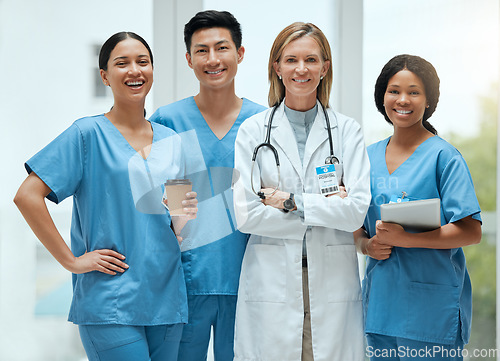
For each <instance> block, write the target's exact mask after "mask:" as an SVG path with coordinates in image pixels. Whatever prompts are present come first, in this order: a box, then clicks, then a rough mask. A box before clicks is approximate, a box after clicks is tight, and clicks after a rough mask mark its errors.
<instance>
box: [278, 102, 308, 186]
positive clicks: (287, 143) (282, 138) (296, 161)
mask: <svg viewBox="0 0 500 361" xmlns="http://www.w3.org/2000/svg"><path fill="white" fill-rule="evenodd" d="M283 103H284V101H283V102H281V104H280V106H279V108H278V109H277V110H276V113H275V114H274V119H273V125H272V127H273V129H272V130H271V138H272V140H274V142H276V145H277V146H278V147H279V148H281V149H282V150H283V153H285V155H286V156H287V157H288V159H289V161H290V163H291V164H292V166H293V168H294V169H295V171H296V172H297V175H298V176H299V178H300V180H301V181H302V182H303V176H302V173H303V172H302V162H301V160H300V156H299V149H298V147H297V140H296V137H295V134H294V133H293V129H292V126H291V125H290V122H289V121H288V118H287V117H286V115H285V108H284V105H283ZM271 143H272V141H271Z"/></svg>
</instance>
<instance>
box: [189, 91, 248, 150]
mask: <svg viewBox="0 0 500 361" xmlns="http://www.w3.org/2000/svg"><path fill="white" fill-rule="evenodd" d="M241 99H242V100H243V102H242V103H241V108H240V111H239V113H238V116H237V117H236V119H235V120H234V122H233V124H232V125H231V128H229V130H228V131H227V132H226V134H224V136H223V137H222V138H219V137H218V136H217V135H215V133H214V131H213V130H212V128H210V126H209V125H208V123H207V121H206V119H205V117H204V116H203V114H202V113H201V111H200V108H198V104H196V100H194V96H192V97H191V101H192V102H193V103H194V106H195V108H196V111H197V112H198V114H199V115H200V118H201V119H203V122H201V123H202V125H201V126H202V127H203V128H205V129H206V130H208V131H209V133H210V134H211V135H212V136H213V137H214V138H215V140H216V141H217V142H223V141H224V140H225V139H226V138H227V137H228V134H229V133H231V131H232V130H233V128H234V127H235V126H237V125H236V124H237V123H238V120H239V119H240V116H241V113H242V111H243V108H244V106H245V98H241Z"/></svg>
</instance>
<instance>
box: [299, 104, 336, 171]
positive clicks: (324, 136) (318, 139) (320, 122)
mask: <svg viewBox="0 0 500 361" xmlns="http://www.w3.org/2000/svg"><path fill="white" fill-rule="evenodd" d="M317 104H318V112H317V114H316V118H315V119H314V123H313V125H312V127H311V130H310V132H309V136H308V137H307V141H306V148H305V150H304V165H303V167H304V170H305V171H307V167H308V166H309V163H310V162H311V161H312V159H313V156H314V153H315V152H316V151H318V149H319V148H320V147H321V146H322V145H323V143H325V142H327V143H328V129H327V127H326V119H325V113H324V112H323V108H322V107H321V103H320V102H319V101H317ZM330 114H331V113H330ZM332 118H333V119H332ZM329 119H330V127H331V130H332V137H333V135H334V134H335V131H336V129H335V128H336V127H337V119H336V118H335V117H332V116H330V117H329ZM333 138H334V139H333V145H334V147H335V146H336V144H335V137H333ZM324 149H325V151H323V150H321V152H322V153H324V154H318V156H317V157H315V158H314V162H317V163H318V164H311V166H313V167H314V168H316V167H319V166H321V165H323V164H325V159H326V157H327V156H329V155H330V146H329V145H328V144H327V145H326V146H325V147H324Z"/></svg>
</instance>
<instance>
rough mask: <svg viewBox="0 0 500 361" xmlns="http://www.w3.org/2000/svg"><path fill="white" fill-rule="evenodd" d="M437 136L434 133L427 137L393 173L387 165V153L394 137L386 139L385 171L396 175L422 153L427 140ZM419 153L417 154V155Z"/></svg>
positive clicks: (384, 148)
mask: <svg viewBox="0 0 500 361" xmlns="http://www.w3.org/2000/svg"><path fill="white" fill-rule="evenodd" d="M436 137H437V136H436V135H434V136H432V137H430V138H427V139H426V140H424V141H423V142H422V143H420V144H419V145H418V147H417V148H416V149H415V150H414V151H413V153H411V154H410V156H409V157H408V158H406V160H405V161H404V162H403V163H401V164H400V165H399V166H398V167H397V168H396V169H394V171H393V172H392V173H391V172H389V167H387V159H386V153H387V146H388V145H389V141H390V140H391V139H392V136H390V137H389V138H387V139H386V140H385V144H384V147H383V150H384V153H383V157H384V158H383V159H384V166H385V171H386V172H387V174H389V175H390V176H392V175H394V174H395V173H396V172H398V171H399V170H400V169H401V168H404V167H405V165H406V164H407V163H411V161H412V159H413V158H415V157H416V156H417V155H418V153H420V151H421V148H423V146H424V144H426V143H427V142H429V141H430V139H434V138H436ZM416 154H417V155H416Z"/></svg>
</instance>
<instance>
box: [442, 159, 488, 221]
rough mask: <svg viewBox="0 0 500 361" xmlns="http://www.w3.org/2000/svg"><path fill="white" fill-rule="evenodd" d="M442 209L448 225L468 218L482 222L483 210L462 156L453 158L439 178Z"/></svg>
mask: <svg viewBox="0 0 500 361" xmlns="http://www.w3.org/2000/svg"><path fill="white" fill-rule="evenodd" d="M439 190H440V196H441V202H442V209H443V212H444V215H445V219H446V222H447V223H451V222H456V221H458V220H460V219H462V218H465V217H467V216H473V218H474V219H477V220H479V221H481V216H480V212H481V208H480V207H479V202H478V201H477V197H476V192H475V190H474V184H473V182H472V177H471V175H470V172H469V168H468V167H467V163H466V162H465V160H464V159H463V157H462V156H461V155H460V154H457V155H455V156H453V157H452V158H451V159H450V160H449V161H448V162H447V163H446V164H445V166H444V168H443V169H442V172H441V175H440V177H439Z"/></svg>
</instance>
